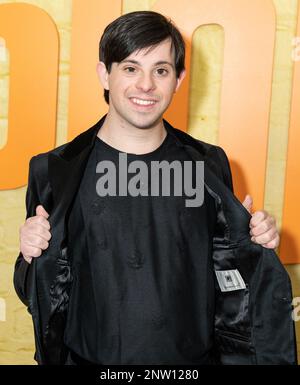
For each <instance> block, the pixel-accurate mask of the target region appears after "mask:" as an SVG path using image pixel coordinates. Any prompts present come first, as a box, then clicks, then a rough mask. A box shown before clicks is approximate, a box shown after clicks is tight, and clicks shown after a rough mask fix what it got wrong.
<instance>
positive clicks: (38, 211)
mask: <svg viewBox="0 0 300 385" xmlns="http://www.w3.org/2000/svg"><path fill="white" fill-rule="evenodd" d="M35 212H36V215H41V216H42V217H44V218H46V219H47V218H49V214H48V213H47V211H46V210H45V209H44V207H43V206H42V205H38V206H37V207H36V209H35Z"/></svg>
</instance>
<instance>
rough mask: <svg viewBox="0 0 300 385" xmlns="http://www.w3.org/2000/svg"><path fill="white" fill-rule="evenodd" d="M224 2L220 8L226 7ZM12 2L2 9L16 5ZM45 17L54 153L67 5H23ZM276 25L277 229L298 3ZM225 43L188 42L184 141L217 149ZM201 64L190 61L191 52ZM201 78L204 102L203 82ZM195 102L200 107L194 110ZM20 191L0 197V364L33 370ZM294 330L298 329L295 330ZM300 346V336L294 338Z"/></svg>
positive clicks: (53, 0)
mask: <svg viewBox="0 0 300 385" xmlns="http://www.w3.org/2000/svg"><path fill="white" fill-rule="evenodd" d="M224 1H225V0H224ZM14 2H16V1H13V0H11V1H3V0H0V4H2V3H14ZM23 2H25V3H30V4H34V5H36V6H39V7H41V8H42V9H44V10H45V11H46V12H47V13H48V14H49V15H50V16H51V17H52V18H53V20H54V21H55V23H56V25H57V28H58V31H59V38H60V59H59V83H58V115H57V136H56V145H60V144H62V143H64V142H65V141H66V139H67V126H68V97H69V96H68V90H69V73H70V46H71V16H72V1H71V0H31V1H23ZM154 3H155V0H124V1H123V13H126V12H131V11H134V10H144V9H150V7H151V6H152V5H153V4H154ZM273 3H274V6H275V9H276V17H277V21H276V22H277V29H276V42H275V44H276V46H275V47H276V48H275V58H274V73H273V84H272V102H271V117H270V126H269V147H268V160H267V171H266V188H265V197H264V207H265V209H267V210H268V211H270V212H271V213H273V214H274V215H275V216H276V218H277V221H278V224H279V225H280V224H281V219H282V207H283V196H284V191H283V189H284V181H285V165H286V156H287V139H288V127H289V114H290V103H291V100H290V98H291V86H292V71H293V65H292V62H291V60H290V52H291V41H292V38H293V37H294V36H295V31H296V21H297V6H298V1H297V0H273ZM223 43H224V37H223V32H222V29H221V28H220V27H218V26H216V25H208V26H205V27H201V28H199V29H198V30H197V32H196V33H195V34H194V39H193V57H192V72H191V84H193V86H192V87H191V88H190V95H191V102H190V113H189V125H188V127H189V129H188V131H189V133H190V134H192V135H193V136H195V137H197V138H199V139H202V140H204V141H207V142H211V143H218V124H219V115H218V114H219V94H220V87H221V68H222V52H223ZM199 47H201V54H202V57H203V59H204V62H205V63H206V65H205V66H203V65H201V64H203V63H201V61H199V60H198V58H197V57H196V54H197V48H199ZM8 70H9V66H8V65H7V64H3V63H2V64H1V61H0V148H1V147H3V146H4V144H5V142H6V136H7V105H6V104H5V103H4V102H5V101H7V92H8V85H9V72H8ZM204 75H205V79H206V85H205V94H204V93H203V87H201V79H203V77H204ZM199 98H201V100H203V102H202V103H200V104H199V103H197V101H198V100H199ZM24 199H25V187H22V188H18V189H14V190H8V191H0V364H32V363H34V361H33V333H32V325H31V318H30V316H29V314H28V313H27V312H26V310H25V308H24V306H23V305H22V304H21V303H20V301H19V300H18V298H17V297H16V294H15V292H14V289H13V285H12V275H13V264H14V261H15V258H16V256H17V254H18V228H19V226H20V224H21V223H22V222H23V219H24V216H25V208H24ZM287 269H288V271H289V273H290V275H291V277H292V281H293V288H294V296H300V284H299V282H300V280H299V276H300V268H299V265H289V266H287ZM298 324H299V322H298V323H297V329H299V332H300V327H298ZM299 338H300V335H299Z"/></svg>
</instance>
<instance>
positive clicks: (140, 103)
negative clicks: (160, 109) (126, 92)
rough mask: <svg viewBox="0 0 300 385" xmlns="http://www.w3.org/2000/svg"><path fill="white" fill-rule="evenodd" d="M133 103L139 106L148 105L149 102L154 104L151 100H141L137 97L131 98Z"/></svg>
mask: <svg viewBox="0 0 300 385" xmlns="http://www.w3.org/2000/svg"><path fill="white" fill-rule="evenodd" d="M132 101H133V103H136V104H139V105H141V106H150V104H154V103H155V101H153V100H142V99H137V98H132Z"/></svg>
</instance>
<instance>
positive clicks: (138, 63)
mask: <svg viewBox="0 0 300 385" xmlns="http://www.w3.org/2000/svg"><path fill="white" fill-rule="evenodd" d="M122 63H132V64H136V65H138V66H140V67H141V66H142V64H141V63H140V62H138V61H137V60H131V59H127V60H122V61H121V62H120V63H119V64H122ZM162 64H168V65H169V66H171V67H172V68H173V69H174V65H173V64H172V63H170V62H169V61H166V60H160V61H158V62H156V63H154V66H158V65H162Z"/></svg>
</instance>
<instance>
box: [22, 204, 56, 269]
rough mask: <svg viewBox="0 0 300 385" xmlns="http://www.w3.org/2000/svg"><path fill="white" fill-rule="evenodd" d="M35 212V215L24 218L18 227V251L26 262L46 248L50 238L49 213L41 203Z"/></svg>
mask: <svg viewBox="0 0 300 385" xmlns="http://www.w3.org/2000/svg"><path fill="white" fill-rule="evenodd" d="M35 212H36V216H34V217H30V218H28V219H26V221H25V223H24V225H22V226H21V227H20V251H21V253H22V254H23V257H24V259H25V261H26V262H28V263H31V261H32V258H36V257H39V256H40V255H41V254H42V251H43V250H46V249H47V248H48V246H49V240H50V239H51V233H50V223H49V221H48V220H47V219H48V217H49V214H48V213H47V211H46V210H45V209H44V207H43V206H42V205H39V206H37V208H36V210H35Z"/></svg>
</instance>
